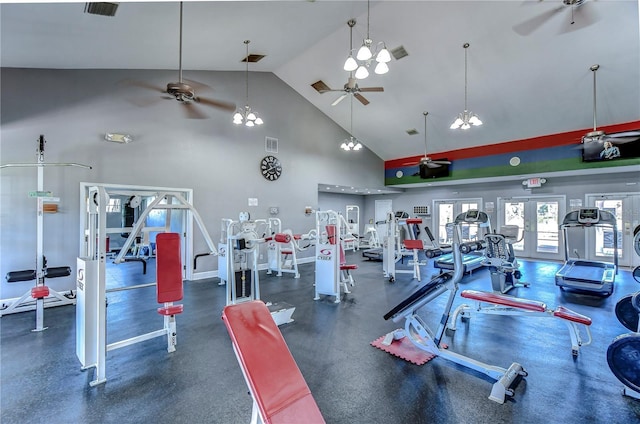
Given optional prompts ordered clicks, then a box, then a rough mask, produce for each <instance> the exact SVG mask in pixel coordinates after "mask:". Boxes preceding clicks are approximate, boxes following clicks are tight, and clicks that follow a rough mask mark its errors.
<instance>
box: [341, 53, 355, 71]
mask: <svg viewBox="0 0 640 424" xmlns="http://www.w3.org/2000/svg"><path fill="white" fill-rule="evenodd" d="M356 69H358V62H356V60H355V59H354V58H353V56H351V55H349V57H348V58H347V60H346V61H345V62H344V70H345V71H348V72H351V71H355V70H356Z"/></svg>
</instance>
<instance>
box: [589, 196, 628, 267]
mask: <svg viewBox="0 0 640 424" xmlns="http://www.w3.org/2000/svg"><path fill="white" fill-rule="evenodd" d="M586 205H587V206H594V207H597V208H598V209H603V210H606V211H608V212H611V213H612V214H613V215H614V216H615V217H616V225H617V227H618V228H617V230H618V265H620V266H629V267H635V266H638V265H640V257H639V256H638V255H636V254H635V251H634V250H633V246H632V244H633V229H634V228H635V227H636V226H637V225H640V193H612V194H587V196H586ZM585 237H586V243H587V250H586V252H587V259H589V260H595V261H606V262H613V250H614V249H613V247H614V246H613V232H612V230H611V229H609V228H606V227H596V228H595V230H594V231H587V232H586V234H585Z"/></svg>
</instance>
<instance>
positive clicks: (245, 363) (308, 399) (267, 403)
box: [222, 300, 325, 424]
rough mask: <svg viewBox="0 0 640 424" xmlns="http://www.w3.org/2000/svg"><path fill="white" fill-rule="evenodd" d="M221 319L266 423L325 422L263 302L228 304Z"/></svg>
mask: <svg viewBox="0 0 640 424" xmlns="http://www.w3.org/2000/svg"><path fill="white" fill-rule="evenodd" d="M222 319H223V321H224V323H225V325H226V327H227V331H228V332H229V336H230V337H231V341H232V343H233V346H234V348H235V351H236V355H237V357H238V361H239V362H240V366H241V367H242V369H243V371H244V375H245V378H246V380H247V384H248V385H249V389H250V391H251V393H252V395H253V398H254V401H255V402H256V404H257V405H258V409H259V410H260V415H261V416H262V418H263V419H264V422H265V424H267V423H272V424H279V423H314V424H315V423H324V422H325V421H324V419H323V418H322V414H321V413H320V410H319V409H318V405H317V404H316V402H315V400H314V399H313V396H312V395H311V390H309V386H308V385H307V382H306V381H305V380H304V377H303V376H302V373H301V372H300V369H299V368H298V365H297V364H296V362H295V360H294V359H293V356H292V355H291V352H290V351H289V348H288V346H287V344H286V342H285V340H284V338H283V337H282V333H280V330H279V329H278V326H277V325H276V323H275V321H274V320H273V318H272V317H271V314H270V313H269V309H268V308H267V306H266V305H265V304H264V302H262V301H260V300H254V301H250V302H244V303H240V304H237V305H228V306H226V307H225V308H224V310H223V312H222Z"/></svg>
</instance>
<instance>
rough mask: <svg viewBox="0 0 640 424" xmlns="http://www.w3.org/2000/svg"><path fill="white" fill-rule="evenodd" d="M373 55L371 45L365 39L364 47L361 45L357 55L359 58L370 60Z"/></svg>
mask: <svg viewBox="0 0 640 424" xmlns="http://www.w3.org/2000/svg"><path fill="white" fill-rule="evenodd" d="M371 56H373V54H372V53H371V49H369V46H367V40H365V41H364V43H363V44H362V47H360V50H358V54H357V55H356V57H357V58H358V60H369V59H371Z"/></svg>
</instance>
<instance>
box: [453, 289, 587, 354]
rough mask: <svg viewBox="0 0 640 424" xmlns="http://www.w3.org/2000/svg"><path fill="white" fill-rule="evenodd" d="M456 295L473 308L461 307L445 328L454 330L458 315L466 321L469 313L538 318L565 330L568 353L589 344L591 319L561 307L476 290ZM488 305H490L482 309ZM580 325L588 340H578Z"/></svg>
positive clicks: (576, 352)
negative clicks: (552, 321)
mask: <svg viewBox="0 0 640 424" xmlns="http://www.w3.org/2000/svg"><path fill="white" fill-rule="evenodd" d="M460 296H461V297H463V298H465V299H470V300H474V301H476V305H475V307H471V306H469V305H466V304H462V305H460V306H458V307H457V308H456V310H455V311H454V312H453V316H452V319H451V321H450V323H449V325H448V327H447V328H448V329H450V330H455V329H456V319H457V317H458V315H460V316H462V317H465V318H469V317H470V316H471V313H472V312H478V313H484V314H494V315H519V316H540V317H548V318H558V319H561V320H562V321H563V322H564V323H565V324H566V325H567V328H568V329H569V336H570V337H571V353H572V354H573V356H578V353H579V351H580V346H587V345H589V344H591V331H590V329H589V326H590V325H591V318H589V317H588V316H586V315H582V314H579V313H578V312H575V311H572V310H571V309H568V308H566V307H564V306H558V307H557V308H555V309H548V308H547V305H546V304H545V303H543V302H539V301H536V300H530V299H522V298H519V297H513V296H508V295H504V294H499V293H489V292H483V291H478V290H463V291H462V292H461V293H460ZM483 304H490V306H483ZM579 325H581V326H583V328H584V329H585V332H586V334H587V337H588V340H587V341H586V342H583V341H582V338H581V337H580V327H578V326H579Z"/></svg>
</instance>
